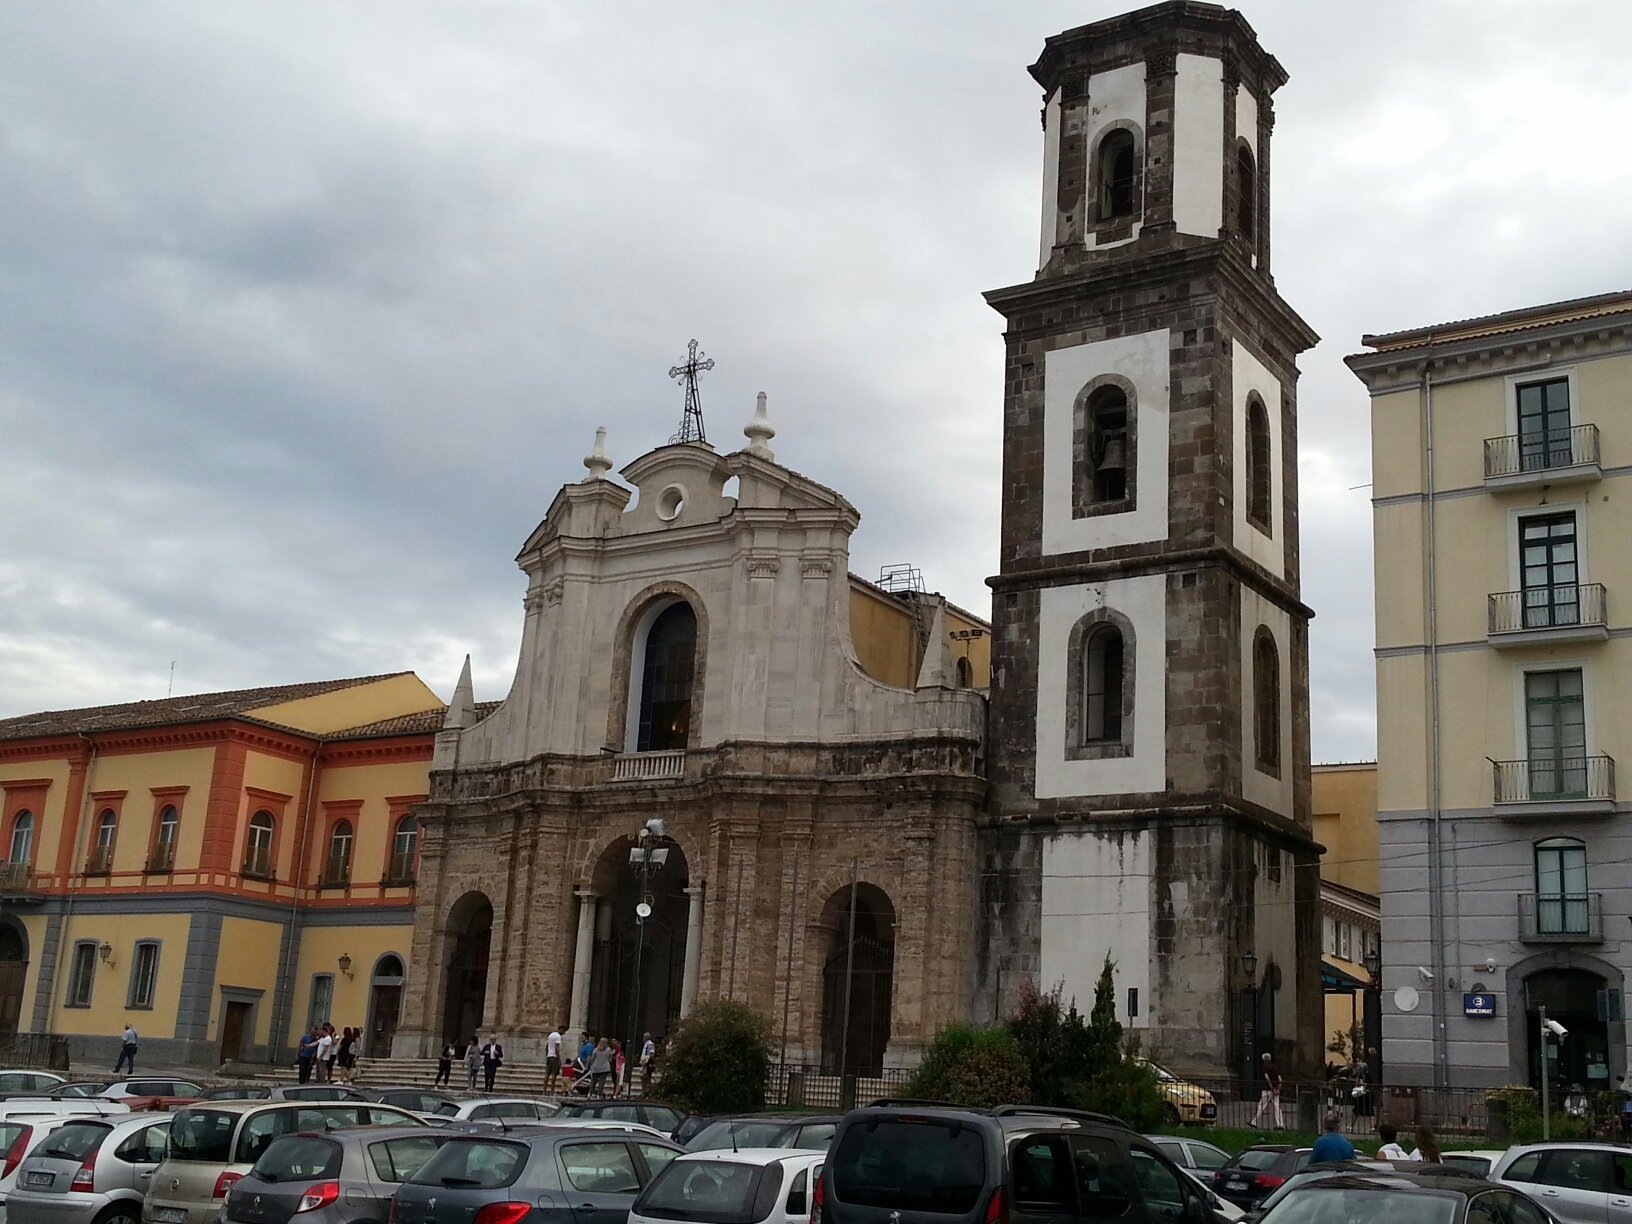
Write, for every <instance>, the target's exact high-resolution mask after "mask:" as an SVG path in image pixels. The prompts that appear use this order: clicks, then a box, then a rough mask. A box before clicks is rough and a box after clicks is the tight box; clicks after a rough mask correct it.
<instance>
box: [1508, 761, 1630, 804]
mask: <svg viewBox="0 0 1632 1224" xmlns="http://www.w3.org/2000/svg"><path fill="white" fill-rule="evenodd" d="M1490 764H1491V768H1492V770H1493V772H1494V775H1495V791H1494V803H1495V807H1496V812H1497V814H1498V815H1502V816H1551V815H1558V816H1590V815H1598V814H1607V813H1610V812H1613V811H1614V810H1615V758H1614V757H1610V756H1602V755H1600V756H1552V755H1538V756H1536V757H1533V758H1531V759H1530V760H1527V761H1492V762H1491V763H1490Z"/></svg>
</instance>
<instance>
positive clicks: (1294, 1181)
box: [1246, 1160, 1440, 1224]
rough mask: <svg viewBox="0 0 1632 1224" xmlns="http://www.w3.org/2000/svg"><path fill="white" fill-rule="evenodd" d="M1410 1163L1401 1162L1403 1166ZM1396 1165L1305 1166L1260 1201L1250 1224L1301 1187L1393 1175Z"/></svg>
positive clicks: (1357, 1162) (1342, 1163)
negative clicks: (1362, 1175)
mask: <svg viewBox="0 0 1632 1224" xmlns="http://www.w3.org/2000/svg"><path fill="white" fill-rule="evenodd" d="M1406 1163H1410V1162H1401V1164H1402V1165H1404V1164H1406ZM1413 1167H1414V1168H1417V1169H1434V1170H1438V1169H1439V1168H1440V1166H1439V1165H1420V1164H1419V1165H1414V1166H1413ZM1395 1168H1396V1165H1395V1164H1394V1163H1392V1162H1390V1161H1387V1160H1328V1161H1322V1162H1321V1163H1320V1164H1311V1165H1305V1166H1304V1167H1303V1168H1301V1169H1299V1170H1298V1171H1297V1172H1296V1173H1294V1174H1292V1176H1291V1177H1289V1178H1287V1179H1286V1180H1285V1181H1284V1182H1282V1183H1281V1184H1280V1185H1279V1186H1277V1187H1276V1188H1275V1189H1274V1190H1272V1191H1270V1192H1269V1193H1268V1194H1266V1195H1265V1196H1264V1197H1263V1198H1261V1199H1259V1200H1258V1205H1257V1206H1256V1207H1254V1208H1253V1209H1252V1210H1251V1211H1248V1212H1247V1213H1246V1216H1247V1220H1248V1221H1249V1224H1257V1221H1258V1220H1261V1219H1263V1218H1264V1216H1266V1215H1267V1214H1269V1211H1270V1209H1271V1208H1272V1207H1274V1206H1275V1204H1276V1203H1278V1202H1280V1201H1281V1200H1282V1199H1283V1198H1285V1197H1286V1196H1287V1195H1288V1194H1291V1193H1292V1191H1294V1190H1296V1189H1297V1188H1298V1187H1299V1186H1307V1185H1308V1184H1309V1183H1310V1182H1316V1181H1324V1180H1325V1179H1326V1178H1328V1177H1347V1176H1350V1175H1352V1174H1355V1173H1392V1172H1394V1171H1395Z"/></svg>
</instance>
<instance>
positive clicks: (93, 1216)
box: [6, 1113, 170, 1224]
mask: <svg viewBox="0 0 1632 1224" xmlns="http://www.w3.org/2000/svg"><path fill="white" fill-rule="evenodd" d="M169 1132H170V1118H169V1117H168V1116H167V1115H164V1114H151V1113H142V1114H126V1115H125V1116H123V1117H113V1118H76V1119H74V1120H73V1121H72V1122H69V1123H67V1124H66V1125H64V1126H61V1127H58V1128H57V1129H56V1130H55V1131H53V1132H52V1133H51V1134H49V1135H47V1136H46V1137H45V1138H44V1139H42V1140H41V1141H40V1142H39V1144H38V1145H37V1146H36V1147H35V1148H34V1150H33V1151H32V1152H30V1153H29V1155H28V1156H27V1158H26V1159H24V1161H23V1163H22V1165H21V1167H20V1168H19V1169H18V1170H17V1181H16V1185H15V1186H14V1187H13V1188H12V1191H11V1194H10V1195H9V1196H8V1197H7V1199H6V1221H7V1224H91V1222H92V1221H93V1220H94V1221H96V1224H139V1222H140V1220H141V1218H142V1195H144V1194H145V1193H146V1192H147V1187H148V1183H149V1182H150V1181H151V1180H152V1178H153V1170H154V1169H156V1168H158V1166H159V1162H160V1161H162V1160H163V1159H164V1152H165V1142H166V1138H167V1136H168V1135H169Z"/></svg>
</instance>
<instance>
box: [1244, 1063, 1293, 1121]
mask: <svg viewBox="0 0 1632 1224" xmlns="http://www.w3.org/2000/svg"><path fill="white" fill-rule="evenodd" d="M1258 1073H1259V1074H1260V1075H1261V1076H1263V1086H1262V1090H1261V1091H1260V1092H1259V1094H1258V1108H1257V1109H1256V1110H1255V1111H1253V1115H1252V1125H1253V1127H1254V1128H1255V1129H1256V1128H1258V1127H1261V1126H1263V1125H1264V1120H1265V1119H1267V1118H1274V1119H1275V1129H1276V1130H1285V1129H1286V1123H1285V1122H1284V1121H1282V1119H1281V1069H1280V1068H1279V1067H1277V1066H1276V1065H1275V1062H1274V1060H1273V1059H1271V1058H1270V1056H1269V1054H1268V1053H1267V1052H1266V1053H1265V1054H1264V1055H1263V1057H1262V1058H1261V1059H1260V1060H1259V1068H1258Z"/></svg>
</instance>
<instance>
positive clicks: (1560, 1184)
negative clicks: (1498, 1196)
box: [1490, 1142, 1632, 1224]
mask: <svg viewBox="0 0 1632 1224" xmlns="http://www.w3.org/2000/svg"><path fill="white" fill-rule="evenodd" d="M1490 1180H1491V1181H1497V1182H1501V1183H1502V1184H1504V1185H1507V1186H1512V1187H1513V1188H1514V1189H1515V1190H1523V1191H1524V1192H1525V1193H1526V1194H1528V1195H1529V1196H1530V1197H1531V1198H1533V1199H1535V1200H1536V1202H1538V1203H1540V1204H1541V1205H1542V1206H1543V1207H1545V1208H1546V1209H1547V1210H1548V1211H1550V1212H1552V1213H1553V1215H1555V1216H1557V1217H1558V1218H1559V1219H1560V1220H1562V1221H1564V1224H1625V1222H1626V1221H1628V1220H1632V1151H1628V1150H1627V1149H1626V1148H1624V1147H1620V1146H1618V1145H1615V1144H1610V1143H1587V1142H1570V1143H1532V1144H1528V1145H1525V1146H1522V1147H1510V1148H1508V1149H1507V1151H1506V1152H1505V1153H1503V1155H1502V1156H1501V1158H1500V1159H1498V1160H1497V1161H1496V1163H1495V1165H1494V1166H1492V1168H1491V1170H1490Z"/></svg>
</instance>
